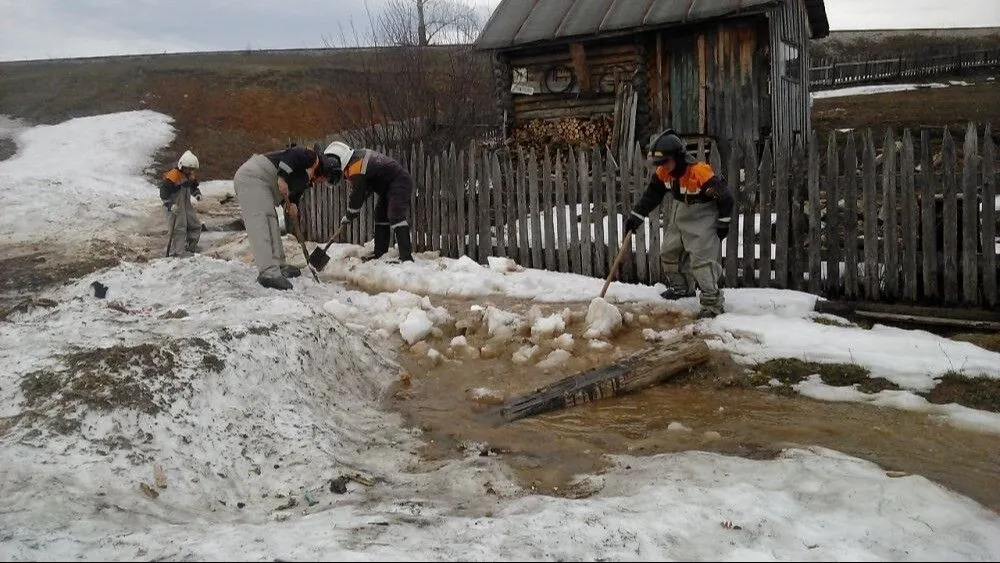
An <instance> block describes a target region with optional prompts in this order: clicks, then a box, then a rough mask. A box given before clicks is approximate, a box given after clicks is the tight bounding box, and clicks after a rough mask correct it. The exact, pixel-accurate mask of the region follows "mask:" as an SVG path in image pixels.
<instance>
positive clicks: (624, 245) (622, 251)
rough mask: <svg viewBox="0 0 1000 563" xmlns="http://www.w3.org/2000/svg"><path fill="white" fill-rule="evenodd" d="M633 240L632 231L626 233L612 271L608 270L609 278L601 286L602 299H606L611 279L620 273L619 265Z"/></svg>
mask: <svg viewBox="0 0 1000 563" xmlns="http://www.w3.org/2000/svg"><path fill="white" fill-rule="evenodd" d="M631 240H632V231H629V232H627V233H625V238H624V239H622V245H621V246H620V247H618V254H616V255H615V261H614V262H612V263H611V271H610V272H608V279H606V280H604V287H603V288H601V299H604V295H605V294H606V293H607V292H608V286H610V285H611V280H612V279H614V277H615V276H616V275H617V274H618V266H619V265H620V264H621V262H622V258H623V257H624V256H625V249H626V248H628V246H629V242H630V241H631Z"/></svg>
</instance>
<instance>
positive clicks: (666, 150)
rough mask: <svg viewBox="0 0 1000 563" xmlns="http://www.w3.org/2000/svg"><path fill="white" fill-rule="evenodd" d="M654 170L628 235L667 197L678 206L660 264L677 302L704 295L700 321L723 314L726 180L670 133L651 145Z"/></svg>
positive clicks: (669, 295)
mask: <svg viewBox="0 0 1000 563" xmlns="http://www.w3.org/2000/svg"><path fill="white" fill-rule="evenodd" d="M647 158H648V160H649V161H650V163H651V164H652V165H653V166H654V169H653V174H652V177H651V178H650V180H649V185H648V186H647V187H646V191H645V193H643V194H642V197H640V198H639V201H637V202H636V204H635V206H634V207H633V208H632V214H631V215H630V216H629V217H628V218H627V219H626V220H625V225H624V227H625V232H635V231H636V230H637V229H639V227H641V226H642V225H643V223H644V222H645V220H646V217H647V216H648V215H649V213H650V212H651V211H652V210H653V209H655V208H656V206H658V205H660V203H661V202H662V201H663V198H664V196H666V194H667V193H668V192H670V193H671V194H672V195H673V198H674V202H673V207H672V209H671V211H670V212H669V217H668V218H667V227H666V232H665V233H664V236H663V244H662V246H661V248H660V264H661V265H662V267H663V274H664V277H665V280H664V281H665V283H666V286H667V290H666V291H664V292H663V293H662V294H661V295H662V296H663V298H664V299H668V300H673V299H681V298H684V297H694V296H695V295H696V293H695V288H696V287H697V289H700V290H701V295H700V303H701V310H700V311H699V313H698V318H711V317H714V316H716V315H720V314H722V312H723V310H724V306H725V299H724V297H723V292H722V273H723V271H722V240H723V239H725V238H726V235H727V234H728V233H729V224H730V221H731V218H732V212H733V194H732V191H731V190H730V189H729V186H728V185H727V184H726V181H725V179H724V178H722V177H721V176H719V175H718V174H716V173H715V171H714V170H712V167H711V166H709V165H708V164H706V163H704V162H699V161H697V160H696V159H695V158H694V157H693V156H691V155H690V154H688V153H687V151H686V150H685V146H684V142H683V141H682V140H681V139H680V137H679V136H678V135H677V134H676V133H675V132H674V131H673V130H669V129H668V130H667V131H664V132H663V133H661V134H660V135H659V136H657V137H656V138H655V139H654V140H653V142H652V143H650V145H649V150H648V154H647Z"/></svg>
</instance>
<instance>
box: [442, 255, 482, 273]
mask: <svg viewBox="0 0 1000 563" xmlns="http://www.w3.org/2000/svg"><path fill="white" fill-rule="evenodd" d="M449 269H450V270H457V271H460V272H475V271H478V270H482V269H483V267H482V266H480V265H479V263H478V262H476V261H475V260H473V259H472V258H469V257H468V256H462V257H461V258H459V259H458V260H455V261H454V262H452V263H451V267H450V268H449Z"/></svg>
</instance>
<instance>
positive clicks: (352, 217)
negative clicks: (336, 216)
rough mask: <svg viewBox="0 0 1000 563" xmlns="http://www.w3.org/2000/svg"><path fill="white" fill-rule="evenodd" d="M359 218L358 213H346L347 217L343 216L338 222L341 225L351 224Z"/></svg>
mask: <svg viewBox="0 0 1000 563" xmlns="http://www.w3.org/2000/svg"><path fill="white" fill-rule="evenodd" d="M360 216H361V214H360V213H354V212H351V211H348V212H347V215H344V216H343V218H341V219H340V222H341V223H351V222H353V221H355V220H356V219H357V218H358V217H360Z"/></svg>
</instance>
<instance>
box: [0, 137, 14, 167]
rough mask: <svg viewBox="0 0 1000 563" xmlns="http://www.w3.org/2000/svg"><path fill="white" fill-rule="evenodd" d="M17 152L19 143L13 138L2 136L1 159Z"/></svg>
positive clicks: (0, 144) (0, 140) (0, 145)
mask: <svg viewBox="0 0 1000 563" xmlns="http://www.w3.org/2000/svg"><path fill="white" fill-rule="evenodd" d="M15 154H17V143H15V142H14V140H13V139H8V138H6V137H0V161H4V160H7V159H8V158H10V157H12V156H14V155H15Z"/></svg>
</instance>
